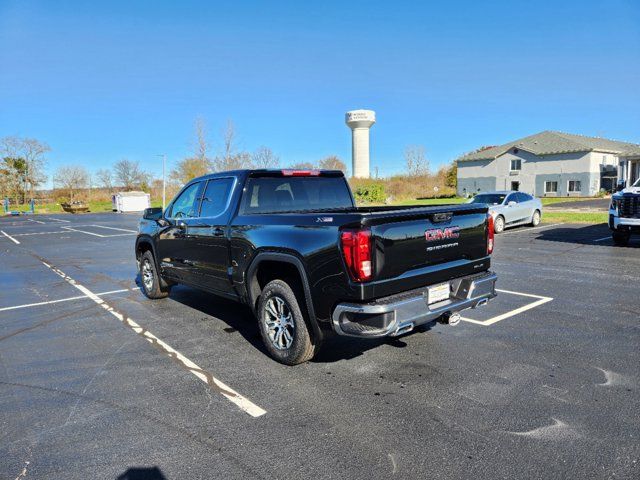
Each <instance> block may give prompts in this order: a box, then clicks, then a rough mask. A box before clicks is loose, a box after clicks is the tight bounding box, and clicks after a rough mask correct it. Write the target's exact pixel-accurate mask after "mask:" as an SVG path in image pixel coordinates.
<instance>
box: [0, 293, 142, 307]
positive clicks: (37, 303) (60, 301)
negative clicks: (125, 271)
mask: <svg viewBox="0 0 640 480" xmlns="http://www.w3.org/2000/svg"><path fill="white" fill-rule="evenodd" d="M135 290H139V289H138V288H137V287H136V288H123V289H120V290H109V291H108V292H100V293H96V295H97V296H99V297H101V296H103V295H111V294H114V293H123V292H131V291H135ZM83 298H88V297H87V296H86V295H78V296H75V297H67V298H60V299H58V300H48V301H46V302H36V303H26V304H24V305H14V306H12V307H2V308H0V312H6V311H7V310H20V309H22V308H31V307H40V306H42V305H51V304H53V303H62V302H71V301H73V300H81V299H83Z"/></svg>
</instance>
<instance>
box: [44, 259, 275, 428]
mask: <svg viewBox="0 0 640 480" xmlns="http://www.w3.org/2000/svg"><path fill="white" fill-rule="evenodd" d="M40 261H41V262H42V264H43V265H44V266H46V267H47V268H49V269H50V270H51V271H52V272H54V273H55V274H56V275H58V276H59V277H61V278H62V279H63V280H64V281H66V282H67V283H68V284H69V285H72V286H73V287H75V288H77V289H78V290H80V291H81V292H82V293H84V294H85V295H86V296H87V297H89V298H90V299H91V300H93V301H94V302H95V303H96V304H98V305H100V306H101V307H102V308H103V309H105V310H106V311H107V312H109V313H110V314H111V315H113V316H114V317H116V318H117V319H118V320H120V322H122V323H123V324H124V325H125V326H127V327H129V328H130V329H131V330H133V331H134V332H135V333H137V334H138V335H140V336H142V337H143V338H144V339H145V340H147V341H148V342H149V343H151V344H152V345H153V346H155V347H156V348H158V349H160V350H161V351H162V352H163V353H165V354H166V355H167V356H168V357H169V358H171V359H172V360H174V361H176V362H178V363H179V364H180V365H181V366H182V367H183V368H185V369H186V370H188V371H189V372H191V373H192V374H193V375H195V376H196V377H197V378H199V379H200V380H202V381H203V382H204V383H206V384H207V385H209V387H210V388H211V389H212V390H214V391H217V392H218V393H220V394H221V395H223V396H224V397H225V398H226V399H227V400H229V401H230V402H232V403H233V404H235V405H236V406H237V407H238V408H240V410H242V411H244V412H246V413H248V414H249V415H251V416H252V417H260V416H262V415H264V414H265V413H267V411H266V410H264V409H262V408H260V407H259V406H258V405H256V404H254V403H253V402H251V401H250V400H249V399H247V398H245V397H243V396H242V395H240V394H239V393H238V392H236V391H235V390H233V389H232V388H231V387H229V386H228V385H226V384H225V383H223V382H222V381H220V380H218V379H217V378H215V377H214V376H213V375H211V373H209V372H207V371H206V370H203V369H202V368H200V367H199V366H198V365H196V363H194V362H193V361H192V360H190V359H189V358H187V357H185V356H184V355H183V354H181V353H180V352H178V351H177V350H175V349H174V348H173V347H171V346H170V345H168V344H167V343H165V342H163V341H162V340H160V339H159V338H158V337H156V336H155V335H153V334H152V333H151V332H149V331H148V330H146V329H144V328H143V327H141V326H140V325H138V324H137V323H136V322H134V321H133V320H132V319H131V318H129V317H126V316H125V315H123V314H122V313H120V312H118V311H117V310H116V309H115V308H113V307H112V306H110V305H109V304H108V303H106V302H105V301H104V300H102V299H101V298H100V297H99V296H98V295H96V294H95V293H93V292H92V291H91V290H89V289H88V288H86V287H84V286H83V285H80V284H79V283H78V282H76V281H75V280H74V279H73V278H71V277H70V276H68V275H67V274H66V273H64V272H63V271H61V270H60V269H58V268H57V267H54V266H52V265H49V264H48V263H46V262H45V261H44V260H42V259H41V260H40Z"/></svg>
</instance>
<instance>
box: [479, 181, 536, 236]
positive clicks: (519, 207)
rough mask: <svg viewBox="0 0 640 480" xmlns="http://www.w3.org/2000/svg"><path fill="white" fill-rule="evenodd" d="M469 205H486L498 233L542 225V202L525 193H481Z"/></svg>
mask: <svg viewBox="0 0 640 480" xmlns="http://www.w3.org/2000/svg"><path fill="white" fill-rule="evenodd" d="M469 203H486V204H487V205H488V206H489V212H490V213H491V215H492V216H493V225H494V229H495V232H496V233H500V232H502V231H504V229H505V228H507V227H515V226H518V225H531V226H533V227H535V226H537V225H538V224H539V223H540V219H541V218H542V202H541V201H540V199H539V198H535V197H532V196H531V195H528V194H526V193H523V192H514V191H502V192H487V193H480V194H478V195H476V196H475V197H473V198H472V199H471V200H469Z"/></svg>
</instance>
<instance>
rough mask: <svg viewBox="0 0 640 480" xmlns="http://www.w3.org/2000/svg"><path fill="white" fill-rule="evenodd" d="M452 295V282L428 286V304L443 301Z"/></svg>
mask: <svg viewBox="0 0 640 480" xmlns="http://www.w3.org/2000/svg"><path fill="white" fill-rule="evenodd" d="M450 295H451V284H450V283H449V282H447V283H439V284H438V285H431V286H430V287H427V305H431V304H433V303H438V302H442V301H443V300H449V296H450Z"/></svg>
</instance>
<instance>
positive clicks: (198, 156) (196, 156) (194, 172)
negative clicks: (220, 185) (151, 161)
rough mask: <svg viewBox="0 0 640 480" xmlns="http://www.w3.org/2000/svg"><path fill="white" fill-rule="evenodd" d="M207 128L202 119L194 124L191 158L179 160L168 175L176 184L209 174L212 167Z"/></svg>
mask: <svg viewBox="0 0 640 480" xmlns="http://www.w3.org/2000/svg"><path fill="white" fill-rule="evenodd" d="M207 137H208V134H207V126H206V123H205V121H204V119H203V118H202V117H198V118H196V120H195V122H194V141H193V156H190V157H187V158H184V159H182V160H180V161H179V162H178V163H177V164H176V166H175V168H174V169H173V170H172V171H171V173H170V174H169V178H170V179H171V180H173V181H174V182H176V183H179V184H185V183H187V182H188V181H189V180H191V179H193V178H196V177H200V176H202V175H206V174H207V173H210V172H211V170H212V168H213V165H212V162H211V159H210V158H209V150H210V146H209V140H208V138H207Z"/></svg>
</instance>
